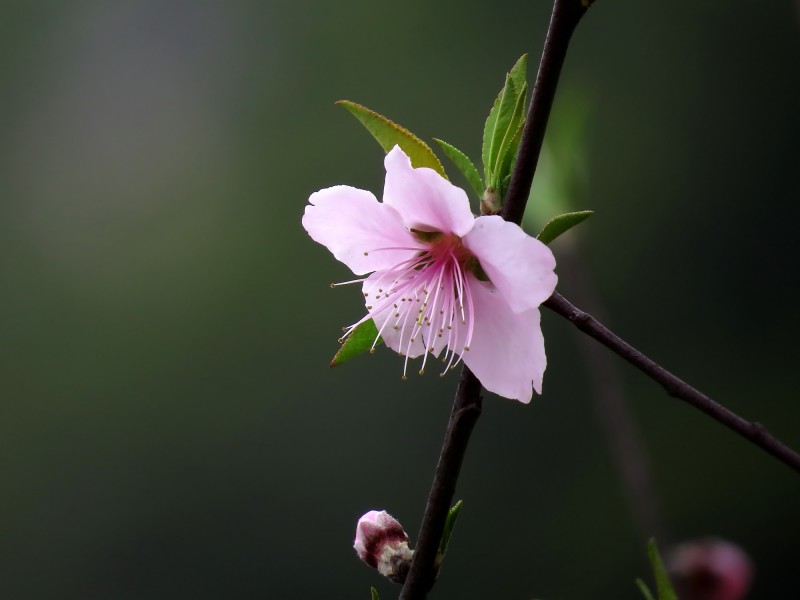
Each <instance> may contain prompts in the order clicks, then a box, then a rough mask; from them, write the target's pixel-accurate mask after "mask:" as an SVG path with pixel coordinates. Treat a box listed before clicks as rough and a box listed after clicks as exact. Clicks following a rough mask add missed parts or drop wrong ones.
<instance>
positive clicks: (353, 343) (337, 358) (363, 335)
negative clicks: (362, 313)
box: [330, 319, 383, 367]
mask: <svg viewBox="0 0 800 600" xmlns="http://www.w3.org/2000/svg"><path fill="white" fill-rule="evenodd" d="M375 338H378V341H377V343H375V345H376V346H377V345H378V344H380V343H381V342H383V340H382V339H380V338H379V337H378V328H377V327H375V322H374V321H373V320H372V319H369V320H368V321H364V322H363V323H362V324H361V325H359V326H358V327H356V328H355V329H354V330H353V332H352V333H351V334H350V335H348V336H347V338H345V340H344V343H343V344H342V347H341V348H339V351H338V352H337V353H336V354H335V355H334V357H333V360H332V361H331V365H330V366H332V367H336V366H338V365H340V364H342V363H343V362H347V361H348V360H350V359H351V358H355V357H356V356H358V355H359V354H363V353H364V352H366V351H367V350H369V349H370V348H372V344H373V343H374V342H375Z"/></svg>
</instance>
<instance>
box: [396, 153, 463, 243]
mask: <svg viewBox="0 0 800 600" xmlns="http://www.w3.org/2000/svg"><path fill="white" fill-rule="evenodd" d="M384 165H385V166H386V186H385V187H384V190H383V202H384V204H388V205H389V206H392V207H394V208H396V209H397V211H398V212H399V213H400V215H401V216H402V218H403V222H404V223H405V225H406V227H408V228H409V229H420V230H422V231H441V232H443V233H454V234H456V235H457V236H459V237H462V236H464V235H465V234H466V233H467V232H468V231H469V230H470V229H472V223H473V222H474V220H475V217H474V216H473V215H472V211H470V208H469V199H468V198H467V194H466V192H464V190H462V189H461V188H458V187H456V186H454V185H453V184H452V183H450V182H449V181H447V180H446V179H445V178H444V177H442V176H441V175H439V174H438V173H437V172H436V171H434V170H433V169H428V168H425V167H422V168H419V169H414V168H412V166H411V159H409V158H408V156H406V154H405V153H404V152H403V151H402V150H401V149H400V146H395V147H394V148H392V150H391V151H390V152H389V154H387V155H386V159H385V160H384Z"/></svg>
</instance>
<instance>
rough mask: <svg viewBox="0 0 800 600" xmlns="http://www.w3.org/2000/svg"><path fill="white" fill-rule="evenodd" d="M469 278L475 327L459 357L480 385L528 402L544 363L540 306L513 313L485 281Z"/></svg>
mask: <svg viewBox="0 0 800 600" xmlns="http://www.w3.org/2000/svg"><path fill="white" fill-rule="evenodd" d="M469 277H470V282H469V283H470V291H471V295H472V302H473V306H474V308H473V310H474V313H473V314H474V318H475V325H474V327H475V329H474V332H473V334H472V340H471V342H470V349H469V350H466V351H462V353H461V358H462V359H463V360H464V363H465V364H466V365H467V366H468V367H469V368H470V369H471V370H472V372H473V373H474V374H475V376H476V377H477V378H478V379H479V380H480V382H481V384H482V385H483V387H485V388H486V389H487V390H489V391H490V392H494V393H495V394H497V395H499V396H503V397H505V398H511V399H513V400H519V401H520V402H523V403H525V404H527V403H528V402H530V401H531V397H532V396H533V391H532V390H534V389H535V390H536V392H537V393H539V394H541V393H542V378H543V377H544V369H545V367H546V366H547V357H546V356H545V353H544V337H543V336H542V329H541V326H540V324H539V319H540V315H539V309H538V308H532V309H529V310H525V311H522V312H513V311H512V310H510V309H509V306H508V304H506V303H505V301H504V300H503V299H502V298H501V297H500V294H498V293H496V291H495V290H494V289H493V287H492V286H491V285H489V284H488V283H485V282H482V281H478V280H477V279H475V278H474V277H473V276H471V275H470V276H469Z"/></svg>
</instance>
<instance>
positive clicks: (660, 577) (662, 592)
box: [647, 538, 678, 600]
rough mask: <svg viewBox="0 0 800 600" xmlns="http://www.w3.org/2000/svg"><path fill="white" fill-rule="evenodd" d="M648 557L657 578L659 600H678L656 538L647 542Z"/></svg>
mask: <svg viewBox="0 0 800 600" xmlns="http://www.w3.org/2000/svg"><path fill="white" fill-rule="evenodd" d="M647 555H648V557H649V558H650V564H651V565H652V567H653V574H654V575H655V576H656V590H657V591H658V600H678V596H677V594H676V593H675V590H674V589H672V583H670V580H669V575H667V569H666V567H664V562H663V561H662V560H661V555H660V554H659V553H658V546H656V540H655V538H650V541H649V542H647Z"/></svg>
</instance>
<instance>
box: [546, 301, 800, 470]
mask: <svg viewBox="0 0 800 600" xmlns="http://www.w3.org/2000/svg"><path fill="white" fill-rule="evenodd" d="M543 306H546V307H547V308H549V309H550V310H552V311H553V312H555V313H557V314H559V315H561V316H562V317H564V318H566V319H568V320H569V321H570V322H572V323H573V324H574V325H575V326H576V327H577V328H578V329H580V330H581V331H583V332H584V333H585V334H586V335H588V336H589V337H592V338H594V339H595V340H597V341H598V342H600V343H601V344H603V345H604V346H605V347H606V348H608V349H610V350H611V351H612V352H614V353H616V354H618V355H619V356H621V357H622V358H624V359H625V360H626V361H628V362H629V363H631V364H632V365H633V366H634V367H636V368H637V369H639V370H640V371H642V372H643V373H644V374H645V375H647V376H648V377H649V378H650V379H652V380H654V381H656V382H657V383H659V384H660V385H661V386H662V387H663V388H664V389H665V390H666V391H667V393H668V394H669V395H670V396H674V397H675V398H680V399H681V400H684V401H685V402H688V403H689V404H691V405H692V406H694V407H695V408H696V409H698V410H700V411H702V412H704V413H705V414H707V415H708V416H709V417H711V418H712V419H714V420H715V421H718V422H719V423H722V424H723V425H724V426H725V427H727V428H729V429H732V430H733V431H735V432H736V433H738V434H739V435H741V436H742V437H744V438H745V439H747V440H749V441H751V442H752V443H754V444H755V445H756V446H758V447H759V448H761V449H762V450H764V451H766V452H768V453H769V454H771V455H772V456H774V457H775V458H777V459H778V460H780V461H781V462H782V463H784V464H786V465H787V466H789V467H791V468H792V469H794V470H795V471H797V472H798V473H800V454H798V453H797V452H795V451H794V450H792V449H791V448H789V447H788V446H786V445H785V444H784V443H783V442H781V441H780V440H778V439H777V438H776V437H774V436H773V435H772V434H770V433H769V432H768V431H767V430H766V428H764V426H763V425H761V424H760V423H755V422H751V421H748V420H746V419H743V418H742V417H740V416H739V415H737V414H736V413H734V412H733V411H731V410H729V409H727V408H725V407H724V406H722V405H721V404H718V403H717V402H714V401H713V400H712V399H711V398H709V397H708V396H706V395H705V394H703V393H702V392H700V391H699V390H696V389H695V388H693V387H692V386H690V385H689V384H688V383H686V382H685V381H683V380H682V379H679V378H678V377H676V376H675V375H673V374H672V373H670V372H669V371H667V370H666V369H665V368H664V367H662V366H661V365H659V364H657V363H655V362H653V361H652V360H650V359H649V358H648V357H646V356H645V355H644V354H642V353H641V352H639V351H638V350H637V349H636V348H634V347H633V346H631V345H630V344H629V343H628V342H626V341H625V340H623V339H621V338H620V337H619V336H617V335H616V334H615V333H614V332H612V331H610V330H609V329H607V328H606V327H604V326H603V324H602V323H600V322H599V321H597V319H595V318H594V317H592V316H591V315H590V314H588V313H586V312H584V311H582V310H580V309H579V308H577V307H575V306H573V305H572V304H571V303H570V302H569V301H568V300H567V299H566V298H564V297H563V296H562V295H561V294H559V293H558V292H556V293H554V294H553V295H552V296H551V297H550V298H549V299H548V300H547V301H546V302H545V303H544V304H543Z"/></svg>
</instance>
